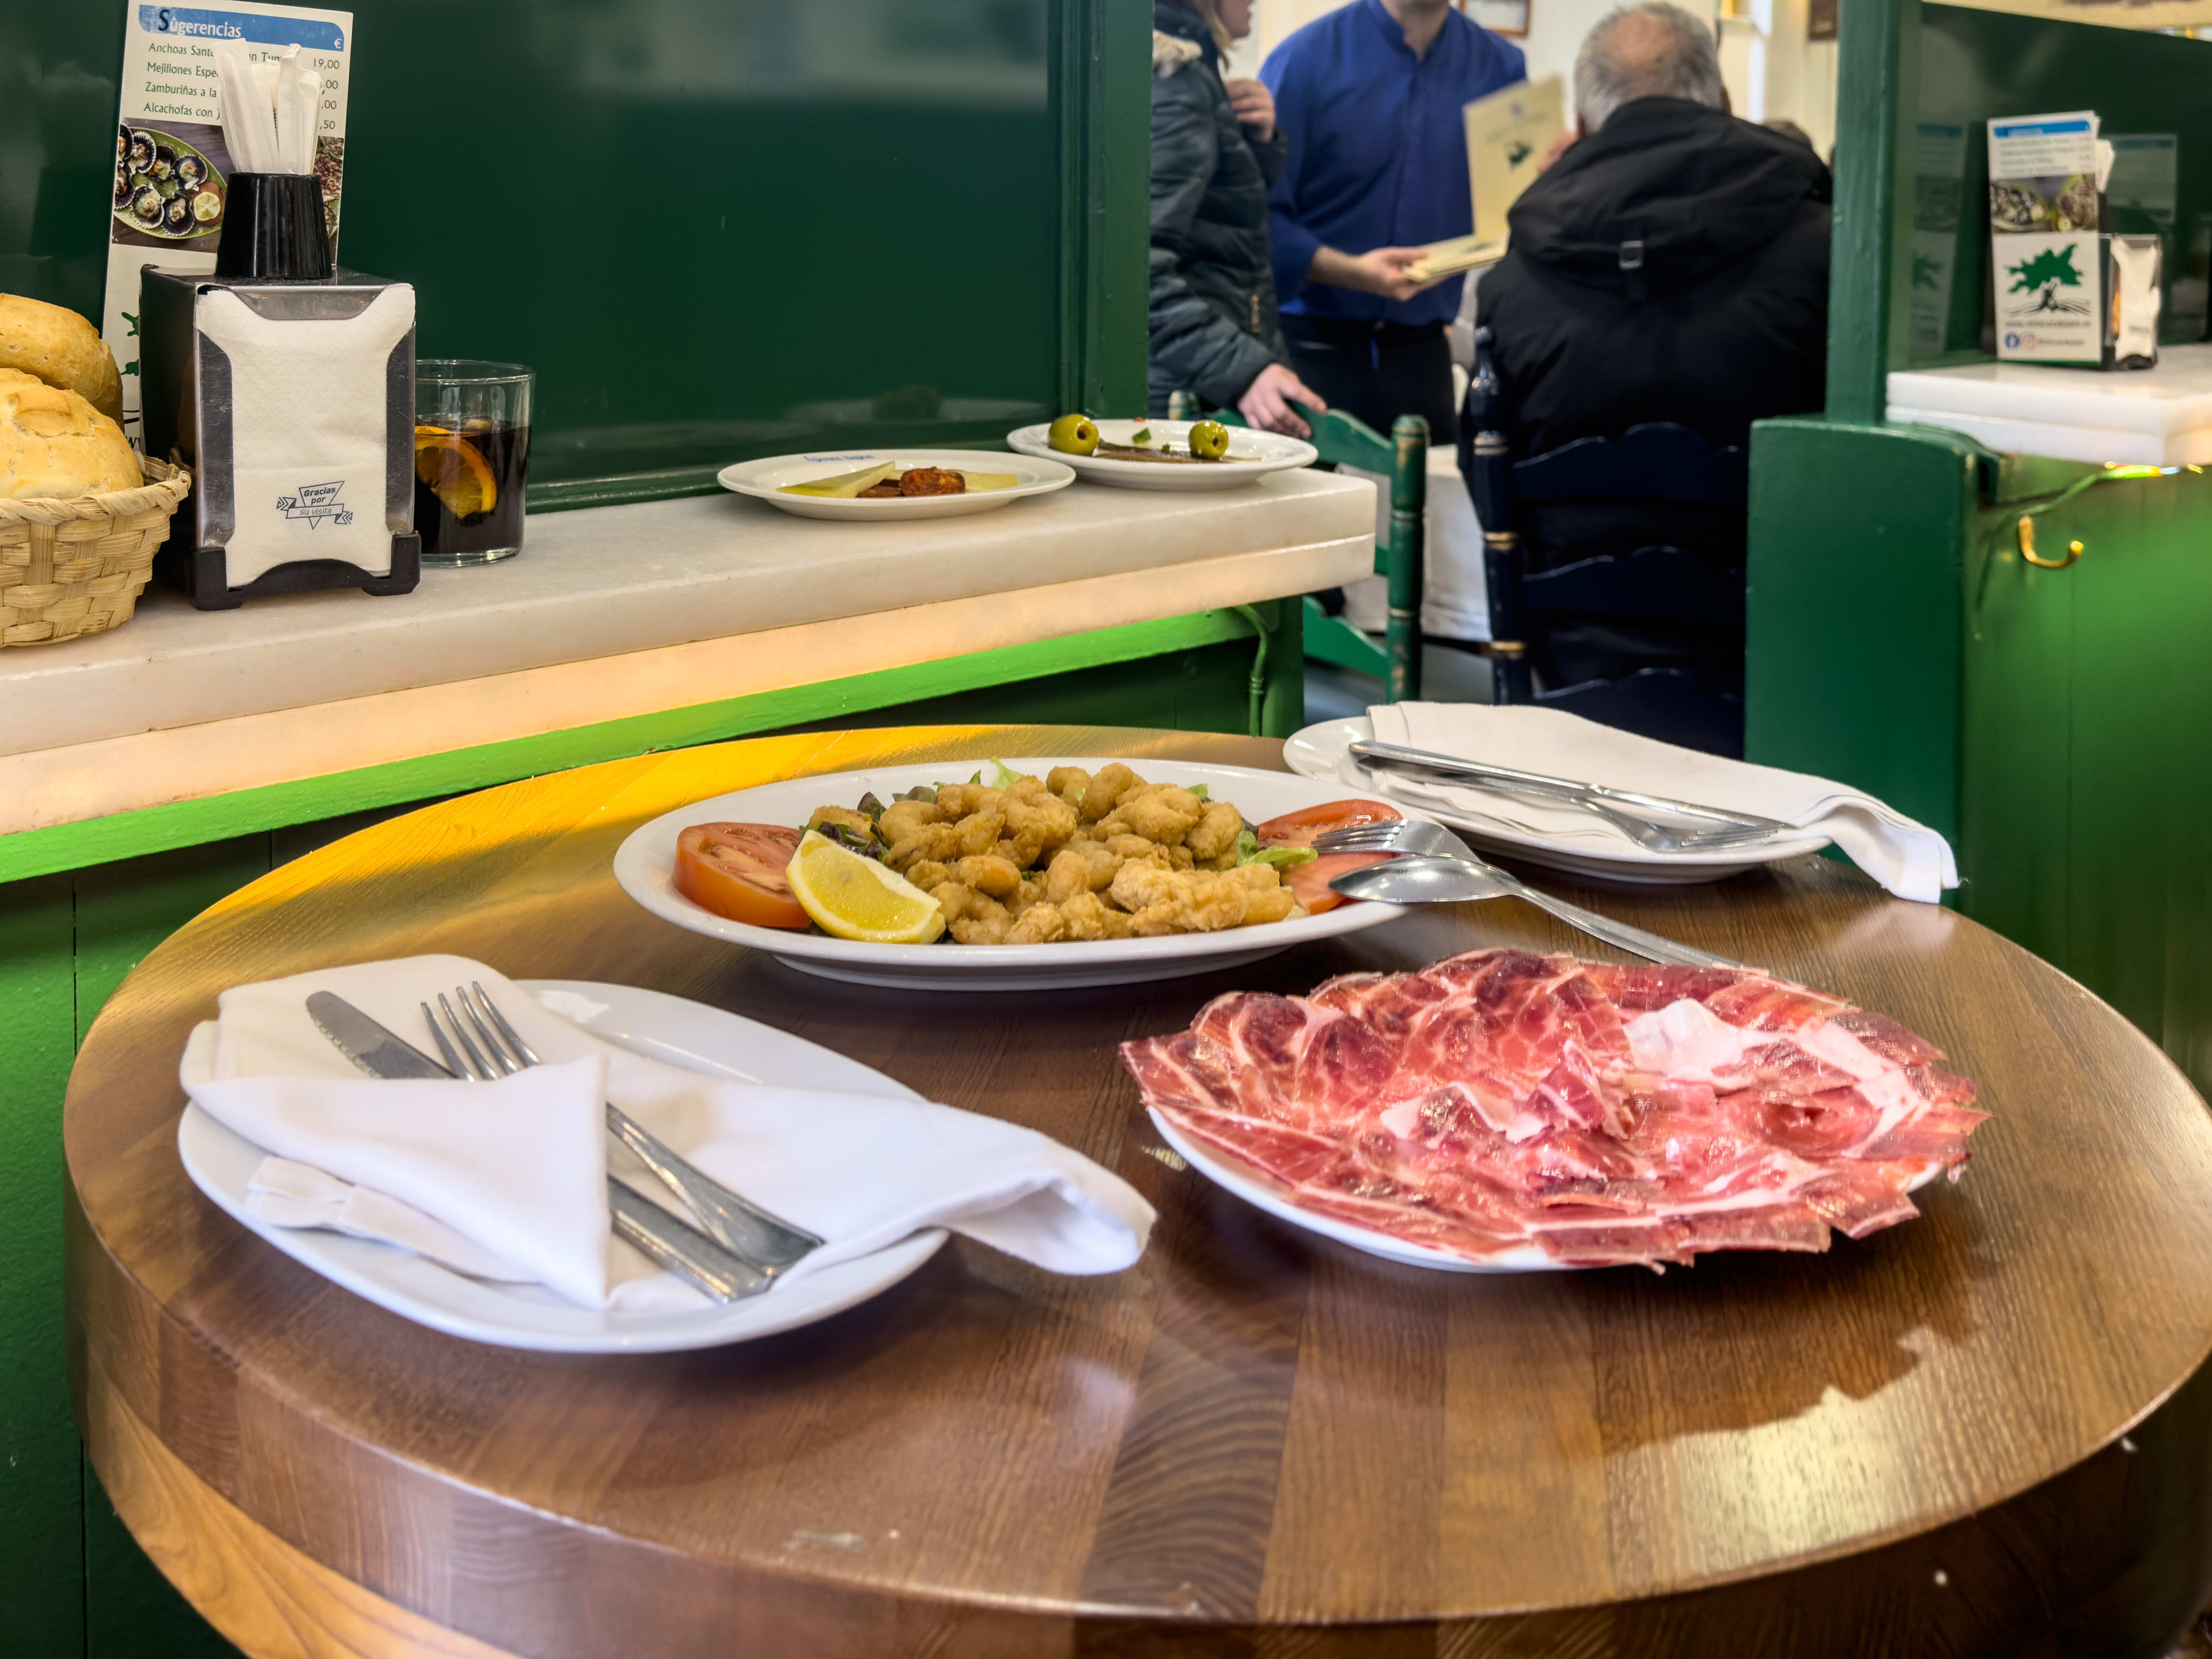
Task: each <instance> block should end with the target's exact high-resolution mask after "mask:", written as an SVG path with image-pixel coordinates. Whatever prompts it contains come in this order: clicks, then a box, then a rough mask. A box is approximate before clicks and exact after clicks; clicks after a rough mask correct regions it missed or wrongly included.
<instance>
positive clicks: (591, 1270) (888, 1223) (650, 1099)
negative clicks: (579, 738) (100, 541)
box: [182, 957, 1153, 1310]
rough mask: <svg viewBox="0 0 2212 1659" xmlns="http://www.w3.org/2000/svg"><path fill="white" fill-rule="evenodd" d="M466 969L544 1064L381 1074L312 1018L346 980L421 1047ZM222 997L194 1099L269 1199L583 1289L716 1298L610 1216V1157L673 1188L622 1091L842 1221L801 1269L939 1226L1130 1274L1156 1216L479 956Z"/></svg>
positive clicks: (1045, 1161) (1074, 1264)
mask: <svg viewBox="0 0 2212 1659" xmlns="http://www.w3.org/2000/svg"><path fill="white" fill-rule="evenodd" d="M470 981H482V983H483V987H484V989H485V990H486V991H487V992H489V994H490V995H491V998H492V1000H494V1001H495V1003H496V1004H498V1006H499V1007H500V1009H501V1012H504V1013H505V1014H506V1015H507V1018H509V1019H510V1020H511V1021H512V1022H513V1024H514V1025H515V1027H516V1029H517V1030H519V1031H520V1033H521V1035H522V1036H523V1038H524V1039H525V1040H526V1042H528V1043H529V1044H530V1046H531V1047H532V1048H534V1049H536V1050H537V1051H538V1054H540V1055H541V1056H542V1057H543V1058H544V1061H545V1064H544V1065H543V1066H535V1067H532V1068H531V1069H530V1070H527V1071H524V1072H521V1073H517V1074H516V1075H514V1076H513V1077H508V1078H502V1079H499V1080H498V1081H496V1082H493V1083H475V1082H465V1081H453V1082H447V1081H446V1080H443V1079H428V1080H412V1079H410V1080H399V1081H383V1080H378V1079H370V1078H367V1077H364V1076H363V1075H362V1073H360V1072H359V1071H357V1070H356V1068H355V1067H354V1066H353V1065H352V1064H351V1063H350V1062H349V1061H348V1060H346V1059H345V1057H344V1056H343V1055H342V1054H339V1053H338V1051H337V1049H336V1048H333V1047H331V1043H330V1041H329V1040H328V1039H327V1038H326V1037H325V1036H323V1035H322V1033H321V1032H320V1031H319V1030H317V1029H316V1027H315V1025H314V1023H313V1021H312V1020H310V1019H309V1018H307V1007H306V1003H307V996H308V994H310V993H311V992H314V991H331V992H334V993H336V994H337V995H339V996H342V997H343V998H344V999H345V1000H347V1001H349V1002H351V1003H353V1004H355V1005H356V1006H358V1007H360V1008H361V1009H362V1010H363V1011H365V1012H368V1014H370V1015H372V1016H373V1017H374V1018H376V1019H378V1020H380V1021H381V1022H383V1024H386V1025H387V1026H389V1027H390V1028H391V1029H392V1030H394V1031H396V1032H398V1034H399V1035H400V1036H403V1037H405V1038H406V1039H407V1040H408V1041H409V1042H414V1043H415V1044H416V1046H417V1047H418V1048H423V1049H424V1050H426V1051H428V1050H430V1049H431V1048H432V1047H433V1043H432V1039H431V1037H430V1034H429V1032H428V1030H427V1029H426V1028H425V1026H424V1024H423V1020H422V1011H421V1008H420V1004H421V1003H422V1000H424V999H425V998H426V997H434V996H435V994H436V993H437V992H439V991H441V990H444V991H447V992H448V993H450V992H451V990H452V988H453V987H454V986H456V985H465V984H467V983H469V982H470ZM218 1007H219V1016H218V1018H216V1019H215V1020H214V1021H212V1022H210V1023H209V1024H203V1025H201V1026H199V1027H198V1028H197V1029H196V1030H194V1031H193V1033H192V1036H191V1042H189V1043H188V1044H187V1045H186V1047H185V1056H184V1062H183V1066H182V1078H183V1082H184V1085H185V1092H186V1093H187V1094H189V1095H190V1096H191V1098H192V1100H193V1102H194V1103H195V1104H197V1106H199V1107H200V1108H201V1109H203V1110H204V1111H206V1112H207V1113H209V1114H210V1115H211V1116H213V1117H215V1118H216V1120H217V1121H220V1122H222V1123H223V1124H224V1125H225V1126H227V1127H229V1128H231V1129H233V1130H234V1131H235V1132H237V1133H239V1134H240V1135H243V1136H244V1137H245V1138H246V1139H248V1140H250V1141H252V1142H253V1143H254V1144H255V1145H256V1146H259V1147H262V1148H264V1150H266V1151H268V1152H270V1153H272V1154H274V1156H273V1157H271V1158H268V1159H267V1160H265V1161H264V1163H263V1164H262V1165H261V1167H260V1168H259V1169H258V1170H257V1171H256V1172H255V1175H254V1178H253V1186H254V1191H253V1194H252V1198H251V1200H250V1201H249V1205H248V1208H249V1210H250V1211H251V1212H252V1213H253V1214H254V1215H255V1216H256V1217H257V1218H259V1219H262V1220H265V1221H268V1222H270V1224H272V1225H280V1226H296V1225H317V1226H333V1227H336V1228H337V1229H339V1230H340V1231H346V1232H350V1233H355V1234H356V1235H358V1236H362V1237H373V1238H380V1239H383V1240H385V1241H386V1242H388V1243H396V1244H400V1245H403V1246H404V1247H405V1248H408V1249H414V1250H416V1251H417V1252H419V1253H420V1254H422V1255H427V1256H429V1257H431V1258H432V1259H434V1260H436V1261H442V1262H445V1263H446V1264H447V1266H449V1267H455V1268H457V1269H459V1270H460V1271H462V1272H465V1273H473V1274H474V1275H476V1276H477V1277H480V1278H492V1279H513V1280H528V1281H536V1282H539V1283H543V1284H544V1285H549V1286H550V1287H551V1288H552V1289H554V1290H556V1291H559V1292H560V1293H561V1294H562V1295H563V1296H565V1297H568V1298H569V1299H570V1300H572V1301H574V1302H578V1303H581V1304H585V1305H586V1306H609V1305H611V1306H616V1307H620V1308H623V1309H626V1310H645V1309H648V1308H671V1307H679V1306H696V1305H698V1304H699V1303H700V1302H701V1300H702V1298H701V1297H699V1295H698V1293H697V1292H696V1291H693V1290H691V1289H690V1287H689V1286H687V1285H683V1284H681V1283H680V1282H679V1281H678V1280H677V1279H674V1278H673V1277H672V1276H671V1275H669V1274H667V1273H661V1272H659V1270H658V1269H656V1268H655V1267H653V1264H652V1263H651V1262H649V1261H647V1259H646V1258H645V1257H644V1256H643V1255H640V1254H639V1253H638V1252H637V1251H635V1250H634V1249H631V1248H630V1247H629V1245H628V1244H625V1243H622V1242H621V1241H620V1240H617V1239H616V1238H614V1237H612V1236H611V1233H610V1232H609V1231H608V1219H607V1203H606V1188H605V1175H606V1171H607V1170H608V1168H609V1166H610V1164H612V1165H613V1167H614V1168H615V1170H616V1171H617V1173H627V1176H628V1178H629V1180H630V1182H631V1184H632V1185H634V1186H635V1187H637V1188H639V1189H640V1190H641V1191H643V1192H647V1193H648V1194H651V1195H652V1196H653V1198H655V1200H660V1199H662V1198H663V1197H664V1194H663V1191H662V1189H661V1188H660V1187H659V1183H658V1182H656V1181H654V1180H653V1177H652V1176H650V1175H648V1174H647V1173H645V1172H644V1170H642V1168H641V1166H639V1165H636V1164H634V1163H631V1162H630V1161H629V1154H628V1153H627V1152H624V1151H623V1149H622V1148H620V1147H619V1146H615V1145H614V1144H613V1143H612V1142H611V1140H610V1139H609V1138H608V1137H607V1135H606V1133H605V1112H604V1107H603V1104H602V1103H603V1102H604V1101H605V1100H612V1101H614V1102H615V1103H617V1104H618V1105H620V1106H621V1107H622V1108H623V1109H624V1110H626V1111H628V1112H629V1114H630V1115H632V1116H633V1117H635V1118H636V1119H637V1120H638V1121H640V1122H641V1123H642V1124H643V1125H644V1126H645V1127H647V1129H649V1130H651V1131H652V1132H653V1133H654V1134H656V1135H658V1136H659V1137H660V1139H662V1140H664V1141H665V1142H666V1143H667V1144H668V1145H669V1146H672V1147H674V1148H675V1149H676V1150H677V1151H678V1152H680V1153H682V1154H683V1155H684V1157H685V1158H689V1159H690V1161H691V1162H692V1163H694V1164H697V1165H698V1166H699V1168H701V1169H702V1170H706V1171H707V1173H708V1174H709V1175H711V1176H714V1177H715V1179H717V1180H718V1181H720V1182H723V1184H725V1185H726V1186H728V1187H730V1188H732V1189H733V1190H735V1191H737V1192H739V1193H742V1194H744V1196H746V1197H747V1198H750V1199H752V1200H755V1201H756V1202H757V1203H759V1204H761V1205H763V1206H765V1207H767V1208H768V1209H770V1210H773V1211H774V1212H776V1213H777V1214H779V1215H781V1216H782V1217H783V1218H786V1219H787V1220H789V1221H792V1222H795V1223H797V1224H798V1225H800V1226H803V1227H805V1228H807V1229H808V1230H809V1231H812V1232H815V1233H818V1234H820V1235H821V1236H822V1237H823V1239H825V1240H826V1241H828V1242H827V1243H824V1244H823V1247H822V1248H821V1249H818V1250H817V1251H815V1252H814V1253H813V1254H812V1255H809V1256H807V1257H806V1258H805V1260H804V1261H801V1262H799V1264H798V1265H797V1266H796V1267H793V1268H792V1269H791V1270H790V1274H789V1276H790V1277H792V1278H793V1279H796V1278H798V1277H799V1276H800V1275H801V1274H804V1273H811V1272H815V1271H817V1270H818V1269H820V1268H823V1267H829V1266H831V1265H832V1264H834V1263H836V1262H839V1261H850V1260H852V1259H853V1258H854V1257H856V1256H860V1255H867V1254H868V1253H870V1252H871V1251H874V1250H879V1249H884V1247H886V1246H887V1245H890V1244H894V1243H897V1242H898V1241H899V1240H901V1239H902V1238H905V1237H908V1236H909V1235H910V1234H912V1233H915V1232H917V1231H921V1230H922V1229H924V1228H929V1227H948V1228H951V1230H952V1231H955V1232H958V1233H963V1234H965V1235H966V1236H967V1237H970V1238H974V1239H976V1240H979V1241H981V1243H986V1244H990V1245H994V1246H995V1247H996V1248H998V1249H1002V1250H1005V1251H1006V1252H1007V1253H1008V1254H1009V1255H1016V1256H1019V1257H1021V1258H1022V1259H1023V1260H1024V1261H1031V1262H1035V1263H1036V1265H1038V1266H1039V1267H1045V1268H1048V1269H1050V1270H1051V1271H1053V1272H1055V1273H1113V1272H1115V1271H1118V1270H1119V1269H1121V1268H1122V1267H1127V1266H1129V1265H1130V1263H1132V1262H1133V1261H1136V1259H1137V1257H1138V1256H1139V1255H1140V1254H1141V1253H1142V1252H1143V1250H1144V1247H1145V1239H1146V1235H1147V1233H1148V1232H1149V1231H1151V1228H1152V1219H1153V1214H1152V1206H1150V1205H1148V1204H1146V1202H1145V1200H1143V1199H1142V1198H1140V1197H1139V1196H1138V1194H1137V1193H1136V1192H1135V1190H1134V1189H1133V1188H1131V1187H1130V1186H1129V1185H1128V1184H1127V1182H1123V1181H1121V1180H1120V1179H1119V1178H1118V1177H1116V1176H1113V1175H1110V1174H1109V1173H1108V1172H1107V1171H1106V1170H1103V1169H1101V1168H1099V1167H1098V1166H1097V1164H1093V1163H1092V1162H1091V1160H1090V1159H1088V1158H1084V1157H1082V1156H1081V1155H1080V1154H1079V1153H1077V1152H1072V1151H1070V1150H1069V1149H1068V1148H1067V1147H1066V1146H1061V1145H1060V1144H1059V1143H1058V1142H1057V1141H1054V1140H1052V1139H1048V1137H1046V1136H1044V1135H1041V1134H1038V1133H1035V1132H1034V1131H1032V1130H1029V1129H1024V1128H1020V1127H1017V1126H1015V1125H1013V1124H1010V1123H1002V1122H1000V1121H998V1120H997V1119H995V1118H987V1117H981V1116H978V1115H975V1113H972V1112H963V1111H957V1110H955V1109H953V1108H951V1107H949V1106H939V1105H934V1104H932V1103H929V1102H927V1101H919V1100H914V1099H911V1098H908V1097H902V1096H892V1095H867V1094H850V1093H842V1092H831V1091H817V1090H808V1089H791V1088H776V1087H770V1086H769V1085H763V1084H754V1083H738V1082H733V1081H731V1080H729V1079H723V1078H715V1077H708V1076H705V1075H703V1074H702V1073H697V1072H691V1071H686V1070H684V1069H683V1068H682V1067H679V1066H670V1065H666V1064H665V1063H663V1062H661V1061H659V1060H648V1059H647V1058H645V1057H644V1056H642V1055H640V1054H632V1053H631V1052H629V1050H628V1049H624V1048H616V1047H615V1046H613V1045H612V1044H611V1043H605V1042H600V1041H599V1039H598V1038H597V1037H594V1036H591V1035H590V1034H589V1033H587V1032H586V1031H585V1030H582V1029H581V1028H580V1027H579V1026H577V1025H575V1024H572V1023H571V1022H569V1021H568V1020H567V1019H564V1018H562V1017H561V1016H560V1015H558V1014H556V1013H554V1012H550V1011H549V1010H548V1009H546V1008H545V1007H544V1006H540V1005H539V1004H538V1002H537V1001H536V1000H534V999H532V997H531V996H530V994H528V993H527V992H525V991H523V990H521V989H520V988H519V987H516V986H515V985H514V984H513V983H512V982H511V981H508V980H507V979H505V978H504V977H502V976H501V975H499V974H497V973H495V972H494V971H493V970H492V969H489V968H486V967H485V966H483V964H482V963H476V962H471V961H469V960H467V959H466V958H465V957H409V958H404V959H402V960H399V961H394V962H375V963H359V964H356V965H355V966H352V967H346V968H332V969H324V970H322V971H319V972H316V973H312V974H302V975H298V976H296V977H295V978H291V979H281V980H270V981H265V982H264V983H262V984H258V985H246V986H240V987H238V988H236V989H235V990H231V991H226V992H224V993H223V994H222V998H221V999H220V1001H219V1004H218ZM668 1202H669V1203H670V1204H671V1206H673V1200H668Z"/></svg>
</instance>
